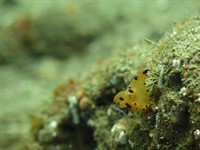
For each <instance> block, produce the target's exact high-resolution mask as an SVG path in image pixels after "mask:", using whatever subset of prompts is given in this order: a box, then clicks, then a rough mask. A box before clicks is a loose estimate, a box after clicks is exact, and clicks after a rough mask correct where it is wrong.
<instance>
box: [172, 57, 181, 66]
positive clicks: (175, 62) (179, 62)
mask: <svg viewBox="0 0 200 150" xmlns="http://www.w3.org/2000/svg"><path fill="white" fill-rule="evenodd" d="M172 66H173V67H175V68H180V67H181V61H180V59H173V60H172Z"/></svg>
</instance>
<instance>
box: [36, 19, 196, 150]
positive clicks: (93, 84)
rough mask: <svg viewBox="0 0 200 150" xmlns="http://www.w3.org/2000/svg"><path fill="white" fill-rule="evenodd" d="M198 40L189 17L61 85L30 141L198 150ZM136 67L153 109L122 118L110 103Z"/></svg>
mask: <svg viewBox="0 0 200 150" xmlns="http://www.w3.org/2000/svg"><path fill="white" fill-rule="evenodd" d="M199 35H200V18H199V16H193V17H191V18H189V19H186V20H183V21H182V22H180V23H179V24H176V25H174V27H173V29H172V31H171V32H170V33H167V34H166V35H165V36H164V37H163V38H162V39H161V40H160V41H159V42H158V43H154V44H153V45H152V44H148V45H147V44H145V43H142V44H140V45H134V46H133V47H131V48H128V49H125V50H119V52H118V53H116V54H114V55H113V57H111V58H108V59H105V60H103V61H102V62H101V63H99V64H98V65H97V66H96V67H95V68H94V69H93V71H92V72H91V73H89V74H88V76H86V77H85V78H80V79H78V80H77V79H73V80H70V81H69V82H67V83H66V84H63V85H61V86H60V87H58V88H57V89H56V90H55V98H54V101H53V103H52V104H49V105H48V106H46V109H45V110H44V112H43V114H42V115H41V116H40V117H41V118H43V119H39V120H43V123H42V126H40V127H39V128H38V129H37V126H34V124H37V122H33V127H34V128H33V129H32V130H33V131H34V134H33V136H34V137H35V139H36V141H37V143H39V144H40V146H41V147H42V148H47V149H66V148H70V149H77V148H81V147H82V148H87V149H94V148H97V149H99V150H105V149H107V150H109V149H110V150H113V149H116V150H117V149H119V150H120V149H124V150H129V149H141V150H142V149H149V150H155V149H163V150H168V149H177V150H183V149H187V150H190V149H191V150H194V149H199V148H200V135H199V132H200V126H199V125H200V83H199V82H200V76H199V72H200V65H199V64H200V49H199V48H200V36H199ZM141 49H142V50H141ZM143 69H148V70H149V71H148V75H147V82H146V86H147V88H148V89H149V91H150V92H151V95H150V97H151V99H152V100H153V104H152V105H151V107H150V108H149V109H148V110H147V111H145V112H139V111H135V112H129V113H127V111H125V110H122V109H120V108H118V106H116V105H115V104H114V103H113V97H114V95H115V94H116V93H117V92H118V91H120V90H124V88H125V87H126V86H127V85H128V84H129V83H130V81H131V79H133V78H134V76H136V75H137V74H138V73H140V72H141V71H142V70H143ZM35 128H36V129H35ZM86 137H87V139H85V138H86ZM89 141H90V142H89Z"/></svg>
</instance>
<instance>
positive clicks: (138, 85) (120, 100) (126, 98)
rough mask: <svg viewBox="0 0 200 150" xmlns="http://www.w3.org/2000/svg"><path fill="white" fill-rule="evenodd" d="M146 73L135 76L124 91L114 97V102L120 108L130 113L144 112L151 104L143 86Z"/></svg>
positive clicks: (147, 92)
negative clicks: (126, 109)
mask: <svg viewBox="0 0 200 150" xmlns="http://www.w3.org/2000/svg"><path fill="white" fill-rule="evenodd" d="M147 71H148V70H145V71H143V73H141V74H139V75H138V76H136V77H135V78H134V79H133V80H132V81H131V83H130V84H129V86H128V87H127V89H126V90H125V91H121V92H119V93H117V95H116V96H115V97H114V102H115V103H117V104H119V107H120V108H128V109H129V110H130V111H131V112H133V111H135V110H140V111H145V110H146V109H147V108H148V107H149V106H150V105H151V104H152V102H151V99H150V97H149V91H148V90H147V89H146V86H145V84H146V83H145V81H146V77H147Z"/></svg>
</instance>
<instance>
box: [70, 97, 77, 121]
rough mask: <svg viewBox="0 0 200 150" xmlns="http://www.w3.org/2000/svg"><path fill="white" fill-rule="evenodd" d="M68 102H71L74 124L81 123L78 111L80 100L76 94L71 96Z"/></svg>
mask: <svg viewBox="0 0 200 150" xmlns="http://www.w3.org/2000/svg"><path fill="white" fill-rule="evenodd" d="M68 102H69V108H68V109H69V112H70V113H71V115H72V122H73V123H74V124H79V116H78V111H77V104H78V100H77V98H76V96H69V97H68Z"/></svg>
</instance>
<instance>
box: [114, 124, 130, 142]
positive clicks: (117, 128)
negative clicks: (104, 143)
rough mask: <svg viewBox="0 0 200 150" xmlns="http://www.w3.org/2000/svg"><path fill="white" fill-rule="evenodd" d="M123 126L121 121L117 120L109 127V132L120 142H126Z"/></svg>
mask: <svg viewBox="0 0 200 150" xmlns="http://www.w3.org/2000/svg"><path fill="white" fill-rule="evenodd" d="M125 129H126V128H125V126H124V125H123V124H122V122H118V123H117V124H115V125H113V127H112V128H111V133H112V135H113V137H114V138H115V139H116V141H118V142H119V143H120V144H122V145H123V144H126V143H127V137H126V134H125V133H126V132H125Z"/></svg>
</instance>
